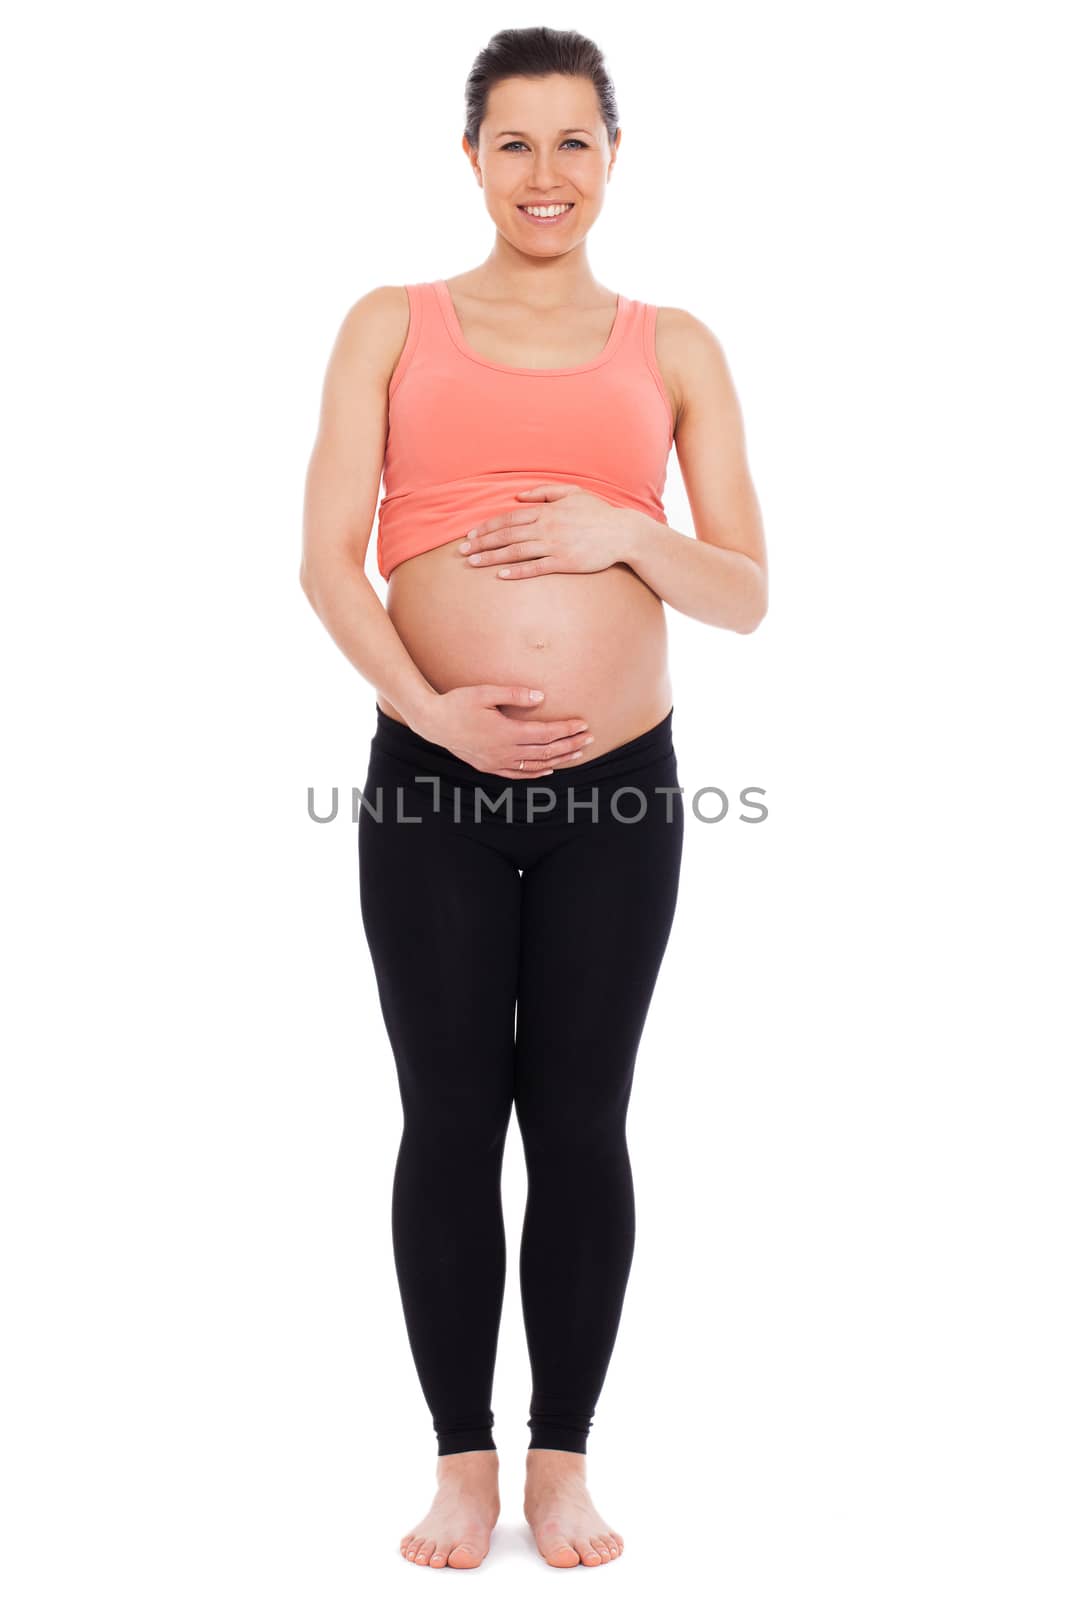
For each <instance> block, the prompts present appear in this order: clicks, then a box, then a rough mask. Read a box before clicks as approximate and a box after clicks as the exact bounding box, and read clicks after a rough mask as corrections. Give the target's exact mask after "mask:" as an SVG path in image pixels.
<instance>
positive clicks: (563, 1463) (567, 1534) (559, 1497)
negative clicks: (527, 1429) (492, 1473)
mask: <svg viewBox="0 0 1067 1600" xmlns="http://www.w3.org/2000/svg"><path fill="white" fill-rule="evenodd" d="M523 1509H524V1510H525V1512H526V1520H527V1522H528V1523H529V1524H530V1527H531V1528H532V1529H533V1536H534V1539H535V1540H536V1542H537V1548H538V1550H540V1552H541V1554H542V1555H543V1556H544V1558H545V1560H546V1561H547V1562H548V1564H549V1566H550V1567H577V1566H586V1567H600V1566H603V1565H604V1564H605V1563H606V1562H608V1561H613V1560H614V1559H615V1557H616V1556H620V1555H622V1549H623V1545H622V1538H621V1537H620V1535H619V1534H617V1533H616V1532H615V1531H614V1530H613V1529H612V1528H609V1527H608V1525H607V1523H606V1522H605V1521H604V1518H603V1517H602V1516H601V1515H600V1513H599V1511H597V1509H596V1507H595V1506H594V1505H593V1502H592V1500H591V1499H590V1498H589V1490H588V1488H587V1487H586V1481H585V1456H584V1455H581V1454H580V1453H579V1452H578V1451H577V1450H528V1451H527V1452H526V1503H525V1506H524V1508H523Z"/></svg>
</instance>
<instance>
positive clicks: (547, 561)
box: [487, 556, 569, 578]
mask: <svg viewBox="0 0 1067 1600" xmlns="http://www.w3.org/2000/svg"><path fill="white" fill-rule="evenodd" d="M487 565H488V563H487ZM568 570H569V569H568V568H567V567H565V566H562V565H561V564H560V562H558V561H557V560H556V558H555V556H531V558H530V560H529V561H516V562H513V563H509V565H508V566H506V567H497V568H496V575H497V577H498V578H541V577H544V576H545V574H546V573H549V572H567V571H568Z"/></svg>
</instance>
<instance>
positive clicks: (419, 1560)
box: [415, 1539, 434, 1567]
mask: <svg viewBox="0 0 1067 1600" xmlns="http://www.w3.org/2000/svg"><path fill="white" fill-rule="evenodd" d="M433 1548H434V1546H433V1540H432V1539H423V1541H422V1543H421V1544H420V1545H419V1548H418V1549H417V1550H416V1552H415V1564H416V1566H420V1567H424V1566H426V1564H427V1563H428V1561H429V1559H430V1557H431V1556H432V1555H433Z"/></svg>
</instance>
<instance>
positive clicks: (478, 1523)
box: [400, 1450, 500, 1567]
mask: <svg viewBox="0 0 1067 1600" xmlns="http://www.w3.org/2000/svg"><path fill="white" fill-rule="evenodd" d="M499 1476H500V1464H499V1459H498V1457H497V1453H496V1451H495V1450H458V1451H456V1453H455V1454H454V1455H448V1456H438V1458H437V1485H438V1487H437V1493H436V1494H435V1495H434V1497H433V1505H432V1506H431V1507H430V1509H429V1511H428V1512H427V1513H426V1515H425V1516H424V1517H423V1519H422V1521H421V1522H420V1523H419V1525H418V1527H417V1528H413V1529H412V1531H411V1532H410V1533H406V1534H405V1535H404V1537H403V1538H402V1539H401V1541H400V1554H401V1555H402V1556H403V1557H404V1558H405V1559H406V1560H407V1561H413V1562H414V1563H415V1565H416V1566H419V1567H445V1566H448V1567H480V1566H481V1564H482V1561H483V1560H484V1558H485V1557H486V1556H487V1555H488V1554H489V1536H490V1534H491V1533H492V1531H493V1528H494V1527H495V1526H496V1521H497V1518H498V1517H499V1516H500V1490H499Z"/></svg>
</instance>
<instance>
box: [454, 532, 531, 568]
mask: <svg viewBox="0 0 1067 1600" xmlns="http://www.w3.org/2000/svg"><path fill="white" fill-rule="evenodd" d="M547 553H548V545H547V544H546V543H545V541H544V539H523V540H522V542H521V543H519V544H504V543H503V542H501V543H499V544H492V545H485V546H483V547H482V548H481V549H479V550H476V551H475V552H474V554H473V555H469V556H468V557H467V564H468V565H469V566H472V567H488V566H492V565H494V564H497V563H499V562H501V561H536V560H537V558H538V557H539V556H544V555H546V554H547Z"/></svg>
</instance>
